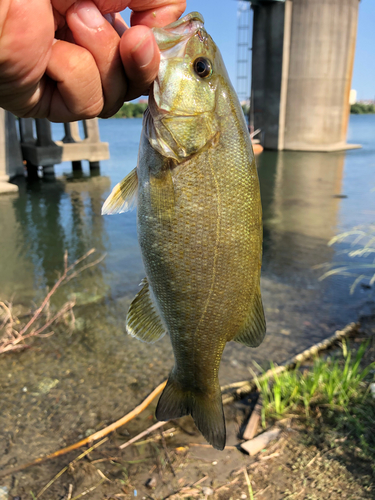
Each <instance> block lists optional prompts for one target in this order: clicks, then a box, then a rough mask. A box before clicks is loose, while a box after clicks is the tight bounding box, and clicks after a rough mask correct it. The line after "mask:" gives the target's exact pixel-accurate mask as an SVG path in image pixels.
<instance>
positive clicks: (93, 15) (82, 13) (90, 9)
mask: <svg viewBox="0 0 375 500" xmlns="http://www.w3.org/2000/svg"><path fill="white" fill-rule="evenodd" d="M74 12H75V14H77V16H78V17H79V19H80V20H81V22H82V23H83V24H84V25H85V26H87V27H88V28H90V29H98V28H100V27H101V26H103V24H104V23H105V19H104V17H103V16H102V14H101V13H100V11H99V9H98V8H97V7H96V5H95V4H94V3H92V2H89V1H86V0H81V1H78V2H76V4H75V6H74Z"/></svg>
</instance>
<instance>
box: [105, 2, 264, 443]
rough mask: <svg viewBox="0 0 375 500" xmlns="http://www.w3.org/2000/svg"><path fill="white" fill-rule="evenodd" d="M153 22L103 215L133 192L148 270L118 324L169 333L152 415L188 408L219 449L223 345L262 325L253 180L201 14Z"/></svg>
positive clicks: (251, 340) (249, 337)
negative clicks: (168, 360) (167, 368)
mask: <svg viewBox="0 0 375 500" xmlns="http://www.w3.org/2000/svg"><path fill="white" fill-rule="evenodd" d="M153 31H154V35H155V38H156V40H157V43H158V46H159V48H160V51H161V63H160V68H159V73H158V76H157V78H156V80H155V82H154V83H153V87H152V90H151V91H150V98H149V107H148V109H147V110H146V112H145V115H144V119H143V130H142V136H141V142H140V148H139V155H138V164H137V167H136V168H135V169H134V170H133V171H132V172H131V173H130V174H129V175H128V176H127V177H125V179H124V180H123V181H122V182H121V183H120V184H118V185H117V186H115V188H114V189H113V191H112V193H111V195H110V196H109V198H108V199H107V201H106V202H105V204H104V206H103V210H102V213H103V214H113V213H121V212H124V211H127V210H129V209H130V208H131V207H132V206H133V205H134V204H135V201H136V199H137V206H138V213H137V227H138V238H139V243H140V247H141V252H142V258H143V262H144V266H145V270H146V278H145V279H144V280H143V281H142V283H141V285H142V289H141V291H140V292H139V293H138V294H137V295H136V297H135V298H134V300H133V302H132V303H131V305H130V308H129V311H128V314H127V320H126V329H127V331H128V333H129V334H130V335H132V336H134V337H136V338H138V339H139V340H142V341H144V342H150V343H153V342H156V341H157V340H159V339H160V338H161V337H162V336H164V335H165V333H167V332H168V333H169V335H170V339H171V342H172V347H173V352H174V357H175V365H174V367H173V369H172V371H171V373H170V376H169V379H168V383H167V385H166V387H165V389H164V392H163V393H162V395H161V397H160V399H159V402H158V406H157V409H156V417H157V418H158V419H159V420H170V419H174V418H178V417H181V416H184V415H189V414H190V415H192V417H193V419H194V421H195V423H196V425H197V427H198V429H199V430H200V431H201V433H202V434H203V436H204V437H205V438H206V440H207V441H208V442H209V443H210V444H212V445H213V446H214V447H215V448H217V449H219V450H222V449H223V448H224V447H225V419H224V413H223V406H222V398H221V392H220V386H219V380H218V371H219V364H220V360H221V356H222V353H223V350H224V347H225V344H226V343H227V342H229V341H231V340H234V341H236V342H240V343H242V344H245V345H246V346H249V347H257V346H258V345H259V344H260V343H261V342H262V340H263V338H264V335H265V331H266V324H265V318H264V312H263V305H262V299H261V293H260V284H259V283H260V268H261V259H262V213H261V212H262V209H261V203H260V192H259V182H258V176H257V171H256V166H255V160H254V154H253V151H252V147H251V142H250V137H249V133H248V130H247V127H246V123H245V119H244V116H243V112H242V109H241V106H240V104H239V102H238V98H237V95H236V93H235V91H234V89H233V88H232V86H231V84H230V81H229V77H228V75H227V72H226V69H225V67H224V63H223V60H222V58H221V55H220V52H219V50H218V49H217V47H216V45H215V43H214V42H213V40H212V38H211V37H210V36H209V35H208V34H207V32H206V31H205V29H204V21H203V18H202V16H201V15H200V14H199V13H197V12H193V13H191V14H189V15H187V16H185V17H183V18H182V19H180V20H178V21H176V22H174V23H172V24H170V25H168V26H166V27H165V28H154V29H153Z"/></svg>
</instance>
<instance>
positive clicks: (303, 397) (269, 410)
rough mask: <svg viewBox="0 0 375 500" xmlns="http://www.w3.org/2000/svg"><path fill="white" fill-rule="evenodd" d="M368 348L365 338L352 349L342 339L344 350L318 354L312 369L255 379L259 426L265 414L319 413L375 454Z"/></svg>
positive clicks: (311, 415) (374, 365) (311, 416)
mask: <svg viewBox="0 0 375 500" xmlns="http://www.w3.org/2000/svg"><path fill="white" fill-rule="evenodd" d="M367 347H368V343H364V344H362V345H361V346H360V347H359V349H358V350H357V351H356V352H353V351H351V350H348V348H347V344H346V342H343V344H342V355H340V356H332V357H328V358H316V359H315V361H314V364H313V366H312V367H311V369H306V370H304V371H301V370H300V369H299V367H297V368H296V369H294V370H292V371H289V372H283V373H281V374H279V375H277V374H276V373H274V377H273V382H272V383H270V382H269V380H265V381H260V382H259V379H257V386H258V390H259V392H260V395H261V397H262V401H263V407H262V425H263V427H266V423H267V420H269V419H278V418H282V417H285V416H288V415H290V414H294V415H298V416H303V417H304V418H305V419H307V421H309V420H310V421H311V420H313V419H314V417H315V416H316V414H317V413H319V414H321V415H323V418H324V419H325V421H326V422H329V423H330V424H331V425H332V426H333V427H334V428H335V430H336V431H337V432H343V433H346V434H349V435H350V436H351V437H352V438H353V439H355V440H356V441H357V443H358V444H359V445H360V446H361V448H362V449H366V450H367V451H370V452H371V453H372V454H374V455H375V433H374V431H373V430H374V429H375V400H374V398H373V396H372V395H371V393H370V389H369V385H370V382H371V381H374V380H375V375H374V371H375V370H374V369H375V363H371V364H368V365H367V366H365V367H363V357H364V354H365V351H366V349H367ZM271 368H274V366H273V365H271ZM371 429H372V431H371Z"/></svg>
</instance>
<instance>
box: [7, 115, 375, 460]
mask: <svg viewBox="0 0 375 500" xmlns="http://www.w3.org/2000/svg"><path fill="white" fill-rule="evenodd" d="M140 131H141V120H138V119H134V120H107V121H104V120H102V121H100V133H101V138H102V140H103V141H107V142H109V145H110V154H111V159H110V160H108V161H105V162H102V164H101V175H100V176H95V177H90V173H89V169H88V165H85V164H84V175H83V177H82V178H77V177H75V178H74V177H73V176H72V175H71V165H70V164H67V163H66V164H62V165H58V166H56V168H55V170H56V176H57V178H56V181H54V182H43V181H41V182H40V183H37V184H34V185H32V186H28V185H27V184H26V182H24V181H23V180H19V181H17V183H18V184H19V185H20V193H19V195H9V196H2V197H0V230H1V236H0V300H12V301H13V302H14V303H15V304H21V305H23V306H24V307H25V308H27V307H29V306H30V305H31V304H32V302H33V301H35V302H36V303H38V302H39V301H40V299H41V298H42V297H43V294H44V293H45V289H46V287H47V286H49V287H50V286H52V285H53V283H54V281H55V280H56V276H57V272H58V271H61V269H62V263H63V255H64V251H65V250H68V254H69V261H70V262H72V261H74V260H75V259H76V258H78V257H80V256H81V255H83V254H84V253H85V252H87V251H88V250H89V249H90V248H93V247H95V248H96V249H97V252H98V255H102V254H104V253H105V254H106V257H105V259H104V260H103V261H102V262H101V263H100V264H99V265H98V266H96V267H93V268H90V269H88V270H87V271H85V272H84V273H82V274H81V275H80V276H79V277H78V278H76V279H74V280H72V281H70V282H69V283H68V284H67V285H66V286H65V287H63V288H62V289H61V290H60V291H59V293H58V294H57V296H56V301H55V304H56V306H58V305H59V304H61V303H62V301H63V300H66V299H67V298H71V297H72V294H75V297H76V300H77V306H76V308H75V315H76V329H75V330H74V331H73V332H70V333H67V332H66V331H64V329H61V328H60V329H57V330H56V332H55V334H54V335H53V336H52V337H50V338H48V339H38V340H36V341H34V342H33V348H32V349H30V350H27V351H24V352H20V353H15V354H11V355H6V356H4V355H3V356H1V358H0V385H1V394H2V397H1V400H0V427H1V428H2V431H1V432H0V449H2V446H3V445H4V446H8V445H9V435H10V434H9V433H10V432H11V430H12V429H13V430H14V428H15V427H16V428H18V431H17V432H18V433H19V436H21V438H22V439H21V441H18V444H17V446H22V443H29V448H28V450H29V453H30V454H35V453H36V452H37V451H38V450H39V447H40V446H41V443H43V449H47V448H48V447H49V446H50V448H51V449H52V448H56V446H59V445H63V444H64V443H65V442H71V441H72V440H73V439H74V438H76V437H77V436H78V435H81V434H82V435H83V434H84V433H85V432H86V431H87V430H92V429H95V428H99V427H101V426H102V425H103V423H104V422H109V421H113V420H114V419H116V418H118V417H120V416H121V415H123V413H124V412H126V411H127V410H130V409H131V408H133V407H134V406H135V404H137V403H138V402H139V400H140V399H142V398H143V397H144V396H145V395H146V394H147V392H148V391H149V390H150V389H151V388H153V387H154V386H155V385H156V384H157V383H159V382H160V381H162V380H163V379H164V378H166V377H167V375H168V372H169V370H170V368H171V367H172V364H173V360H172V352H171V347H170V343H169V339H168V338H163V339H162V340H161V341H160V342H158V343H157V344H155V345H147V344H143V343H140V342H138V341H137V340H135V339H133V338H130V337H128V336H127V335H126V334H125V332H124V321H125V316H126V311H127V308H128V306H129V304H130V301H131V299H132V297H133V296H134V295H135V293H136V292H137V290H138V284H139V283H140V281H141V279H142V278H143V277H144V272H143V265H142V261H141V257H140V252H139V248H138V243H137V234H136V214H135V212H131V213H126V214H122V215H118V216H106V217H102V216H101V215H100V209H101V206H102V204H103V202H104V200H105V199H106V197H107V196H108V194H109V192H110V189H111V187H113V186H114V184H116V183H117V182H119V181H120V180H121V179H122V178H123V177H124V176H125V175H126V174H127V173H129V172H130V170H131V169H132V168H134V166H135V165H136V161H137V150H138V142H139V136H140ZM62 135H63V133H62V126H59V125H55V126H54V136H55V138H56V139H58V138H61V136H62ZM349 142H352V143H360V144H362V145H363V149H361V150H352V151H348V152H340V153H300V152H283V153H276V152H264V153H263V154H262V155H261V156H260V157H259V158H258V167H259V177H260V183H261V191H262V202H263V213H264V264H263V271H262V291H263V298H264V306H265V311H266V318H267V323H268V335H267V337H266V340H265V342H264V343H263V344H262V346H261V347H260V348H258V349H256V350H252V349H244V348H243V347H241V346H239V345H238V344H234V343H230V344H228V346H227V348H226V350H225V353H224V356H223V361H222V365H221V370H220V381H221V383H222V384H225V383H230V382H234V381H238V380H242V379H244V378H247V377H248V376H249V367H251V366H252V360H256V361H258V362H260V363H264V364H267V363H268V361H269V360H274V361H277V362H281V361H283V360H284V359H286V358H287V357H289V356H290V355H292V354H294V353H296V352H298V351H300V350H302V349H304V348H306V347H307V346H309V345H311V344H313V343H315V342H316V341H318V340H320V339H322V338H324V337H327V336H329V335H331V334H332V333H333V332H334V331H335V329H337V328H340V327H343V326H344V325H345V324H347V323H348V322H349V321H352V320H356V319H357V318H358V315H359V314H365V313H366V312H368V310H369V308H370V307H371V300H373V299H374V293H373V292H372V290H370V289H366V288H364V287H358V288H357V289H356V292H355V293H354V295H352V296H351V295H350V294H349V287H350V284H351V283H352V281H353V279H352V278H349V277H341V276H339V277H332V278H329V279H327V280H324V281H318V278H319V276H320V275H321V274H322V271H321V270H317V269H315V268H314V266H316V265H318V264H322V263H325V262H342V261H346V260H347V258H346V257H345V255H343V253H342V251H343V250H345V248H347V247H348V244H346V243H343V244H341V245H339V246H334V247H328V246H327V242H328V241H329V240H330V238H332V236H334V235H335V234H337V233H339V232H342V231H346V230H349V229H351V228H352V227H353V226H357V225H366V224H370V223H371V222H374V220H375V192H372V191H371V190H372V189H373V188H374V187H375V168H374V167H375V116H374V115H359V116H352V117H351V120H350V130H349ZM233 196H235V193H233ZM1 436H3V437H1ZM17 446H15V447H13V448H12V452H9V453H10V455H9V453H8V455H7V460H8V459H9V460H10V459H11V457H12V455H14V456H17ZM1 460H2V459H1V457H0V464H1Z"/></svg>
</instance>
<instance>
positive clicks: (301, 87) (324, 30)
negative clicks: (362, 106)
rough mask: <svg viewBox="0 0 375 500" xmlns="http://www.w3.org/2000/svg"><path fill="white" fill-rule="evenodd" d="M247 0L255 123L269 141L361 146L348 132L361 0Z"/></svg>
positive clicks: (279, 145)
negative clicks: (250, 12) (251, 18)
mask: <svg viewBox="0 0 375 500" xmlns="http://www.w3.org/2000/svg"><path fill="white" fill-rule="evenodd" d="M248 1H250V2H251V3H252V7H253V11H254V22H253V50H252V100H253V103H254V104H253V109H254V127H255V129H257V128H260V129H261V130H262V133H263V137H264V144H263V145H264V147H265V148H266V149H275V150H298V151H336V150H345V149H348V148H352V147H355V146H354V145H349V144H347V143H346V135H347V127H348V119H349V112H350V107H349V94H350V88H351V80H352V73H353V64H354V53H355V45H356V36H357V19H358V6H359V1H360V0H248Z"/></svg>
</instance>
